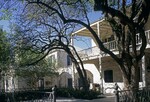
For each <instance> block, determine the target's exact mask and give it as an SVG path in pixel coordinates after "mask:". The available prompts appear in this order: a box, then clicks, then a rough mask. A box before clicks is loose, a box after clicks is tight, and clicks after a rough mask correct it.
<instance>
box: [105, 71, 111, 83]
mask: <svg viewBox="0 0 150 102" xmlns="http://www.w3.org/2000/svg"><path fill="white" fill-rule="evenodd" d="M104 80H105V82H113V71H112V70H106V71H104Z"/></svg>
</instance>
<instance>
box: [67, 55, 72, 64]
mask: <svg viewBox="0 0 150 102" xmlns="http://www.w3.org/2000/svg"><path fill="white" fill-rule="evenodd" d="M69 65H71V58H70V57H69V55H67V66H69Z"/></svg>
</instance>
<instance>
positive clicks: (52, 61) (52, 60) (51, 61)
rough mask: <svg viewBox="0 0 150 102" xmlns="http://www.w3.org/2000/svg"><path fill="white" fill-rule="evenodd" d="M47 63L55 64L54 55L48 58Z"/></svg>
mask: <svg viewBox="0 0 150 102" xmlns="http://www.w3.org/2000/svg"><path fill="white" fill-rule="evenodd" d="M49 61H50V63H54V62H55V55H51V56H50V57H49Z"/></svg>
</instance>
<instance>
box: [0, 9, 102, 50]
mask: <svg viewBox="0 0 150 102" xmlns="http://www.w3.org/2000/svg"><path fill="white" fill-rule="evenodd" d="M88 17H89V20H90V22H91V23H92V22H95V21H97V20H99V19H100V18H101V13H100V12H99V11H95V12H91V13H89V14H88ZM0 27H2V28H3V29H4V30H6V32H10V29H9V21H8V20H0ZM74 45H75V46H78V47H79V48H82V49H87V48H89V47H91V39H90V38H87V37H86V38H85V37H82V38H81V37H78V39H77V40H76V39H75V40H74Z"/></svg>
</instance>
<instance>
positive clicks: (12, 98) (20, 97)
mask: <svg viewBox="0 0 150 102" xmlns="http://www.w3.org/2000/svg"><path fill="white" fill-rule="evenodd" d="M55 90H56V88H55V87H53V88H52V91H51V92H44V91H40V90H33V91H31V90H30V91H28V92H26V91H17V92H16V91H15V92H7V93H5V95H6V96H5V97H6V99H5V101H4V102H56V94H55Z"/></svg>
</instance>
